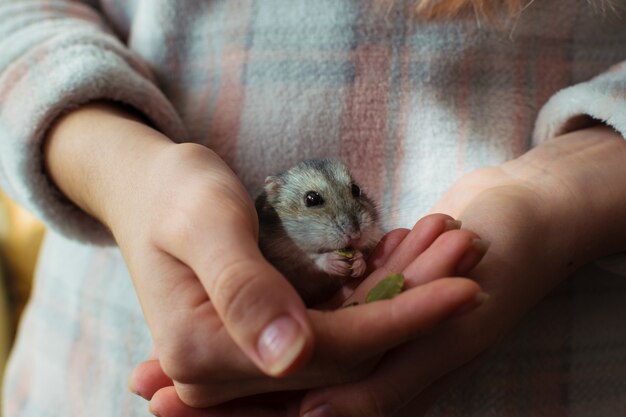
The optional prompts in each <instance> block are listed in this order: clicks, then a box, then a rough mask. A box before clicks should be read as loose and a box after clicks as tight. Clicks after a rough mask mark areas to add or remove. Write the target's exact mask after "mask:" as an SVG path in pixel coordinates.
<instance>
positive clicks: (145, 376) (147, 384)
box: [128, 359, 174, 400]
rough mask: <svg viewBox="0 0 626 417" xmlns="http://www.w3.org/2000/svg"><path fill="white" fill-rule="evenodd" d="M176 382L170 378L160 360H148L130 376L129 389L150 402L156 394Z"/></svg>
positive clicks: (138, 366)
mask: <svg viewBox="0 0 626 417" xmlns="http://www.w3.org/2000/svg"><path fill="white" fill-rule="evenodd" d="M173 385H174V382H173V381H172V379H171V378H170V377H168V376H167V375H166V374H165V372H163V369H162V368H161V364H160V363H159V361H158V360H154V359H152V360H148V361H145V362H142V363H140V364H139V365H137V367H136V368H135V369H134V370H133V372H132V373H131V375H130V378H129V382H128V388H129V389H130V390H131V391H132V392H134V393H135V394H137V395H139V396H141V397H142V398H144V399H146V400H150V399H151V398H152V396H153V395H154V393H155V392H157V391H158V390H160V389H161V388H164V387H167V386H173Z"/></svg>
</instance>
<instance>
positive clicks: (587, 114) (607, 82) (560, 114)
mask: <svg viewBox="0 0 626 417" xmlns="http://www.w3.org/2000/svg"><path fill="white" fill-rule="evenodd" d="M594 119H595V120H597V121H599V122H602V123H604V124H606V125H609V126H611V127H612V128H614V129H615V130H616V131H618V132H619V133H620V134H621V135H622V136H624V137H626V66H624V65H618V66H616V67H614V68H612V69H610V70H609V71H608V72H606V73H604V74H602V75H600V76H598V77H596V78H594V79H592V80H590V81H587V82H584V83H581V84H577V85H574V86H571V87H568V88H565V89H563V90H561V91H559V92H558V93H556V94H555V95H554V96H552V97H551V98H550V100H548V102H547V103H546V104H545V105H544V107H543V108H542V109H541V111H540V112H539V116H538V117H537V122H536V124H535V131H534V134H533V145H538V144H540V143H542V142H544V141H546V140H548V139H550V138H553V137H555V136H559V135H562V134H564V133H567V132H571V131H573V130H577V129H580V128H582V127H586V126H587V125H589V124H592V121H593V120H594Z"/></svg>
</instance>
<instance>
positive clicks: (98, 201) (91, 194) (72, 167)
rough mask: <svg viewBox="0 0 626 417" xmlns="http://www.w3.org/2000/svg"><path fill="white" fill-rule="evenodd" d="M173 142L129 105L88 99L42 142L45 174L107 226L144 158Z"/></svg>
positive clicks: (129, 191)
mask: <svg viewBox="0 0 626 417" xmlns="http://www.w3.org/2000/svg"><path fill="white" fill-rule="evenodd" d="M169 145H173V142H172V141H171V140H169V139H168V138H167V137H166V136H164V135H162V134H161V133H159V132H158V131H156V130H155V129H153V128H151V127H150V126H148V125H147V124H146V123H145V122H144V121H143V120H142V119H141V117H140V116H138V115H137V114H135V113H133V112H132V111H131V110H130V109H126V108H124V107H123V106H120V105H116V104H113V103H92V104H87V105H85V106H82V107H80V108H79V109H76V110H74V111H71V112H69V113H68V114H66V115H64V116H62V117H61V118H59V120H57V122H56V123H55V124H54V126H53V127H52V128H51V129H50V131H49V133H48V135H47V137H46V139H45V143H44V159H45V163H46V167H47V170H48V173H49V175H50V176H51V178H52V180H53V181H54V183H55V184H56V185H57V186H58V187H59V189H60V190H61V191H62V192H63V193H64V194H65V195H66V196H67V197H68V198H69V199H70V200H72V201H73V202H74V203H76V204H77V205H78V206H79V207H81V208H82V209H83V210H85V211H86V212H88V213H89V214H91V215H92V216H94V217H96V218H97V219H99V220H100V221H102V222H104V223H105V224H107V225H108V223H109V222H110V221H111V217H112V214H113V213H111V211H112V210H114V209H113V207H114V205H115V203H117V202H118V200H119V199H124V198H128V196H130V195H132V191H133V188H134V187H136V185H137V181H138V180H140V179H141V178H142V176H145V175H146V173H145V172H142V171H143V170H144V169H145V167H146V165H147V163H148V161H149V160H150V158H153V157H154V155H155V153H156V152H158V151H159V150H161V149H163V148H164V147H166V146H169Z"/></svg>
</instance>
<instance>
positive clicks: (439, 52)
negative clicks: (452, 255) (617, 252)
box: [0, 0, 626, 417]
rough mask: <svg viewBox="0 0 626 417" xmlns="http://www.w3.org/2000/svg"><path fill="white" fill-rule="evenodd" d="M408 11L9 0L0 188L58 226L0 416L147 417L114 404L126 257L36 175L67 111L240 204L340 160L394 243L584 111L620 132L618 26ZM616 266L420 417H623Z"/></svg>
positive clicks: (122, 391) (583, 18) (126, 356)
mask: <svg viewBox="0 0 626 417" xmlns="http://www.w3.org/2000/svg"><path fill="white" fill-rule="evenodd" d="M410 4H411V1H410V0H406V1H396V7H394V8H393V9H391V10H389V11H387V10H379V9H376V8H375V7H373V6H372V4H370V2H361V1H355V0H337V1H334V0H333V1H330V0H328V1H306V0H294V1H290V2H288V4H287V3H286V2H280V1H279V0H258V1H252V0H231V1H194V2H172V1H166V0H133V1H121V0H101V1H96V0H93V1H70V0H47V1H46V0H30V1H21V0H13V1H10V0H0V147H1V152H0V186H2V188H3V189H5V190H6V191H7V192H9V193H10V194H11V195H13V197H15V198H16V199H18V200H19V201H21V202H22V203H23V204H25V205H27V206H28V207H30V209H31V210H32V211H34V212H35V213H38V214H39V216H41V217H42V218H43V219H45V221H47V222H48V223H49V224H50V226H51V227H52V228H53V229H55V230H57V232H52V233H51V234H50V236H49V238H48V240H47V242H46V245H45V250H44V253H43V255H42V261H41V265H40V267H39V270H38V280H37V287H36V289H35V293H34V296H33V300H32V302H31V304H30V306H29V309H28V312H27V315H26V317H25V320H24V322H23V323H22V326H21V329H20V334H19V338H18V342H17V345H16V347H15V349H14V352H13V357H12V360H11V362H10V366H9V370H8V373H7V376H6V379H5V388H4V412H5V415H6V416H7V417H20V416H24V417H26V416H38V417H42V416H44V417H47V416H50V417H52V416H64V417H65V416H68V415H69V416H83V415H98V416H100V415H101V416H134V417H136V416H140V415H148V414H147V411H146V410H145V404H144V402H143V401H142V400H140V399H138V398H135V397H134V396H133V395H132V394H130V393H128V392H127V390H126V387H125V381H126V378H127V375H128V373H129V372H130V370H131V369H132V366H133V365H134V364H136V363H137V362H139V361H140V360H142V359H143V358H144V357H145V355H146V353H147V351H148V349H149V346H150V337H149V333H148V331H147V328H146V325H145V322H144V321H143V318H142V315H141V311H140V307H139V305H138V303H137V300H136V297H135V296H134V293H133V289H132V285H131V283H130V279H129V277H128V272H127V271H126V269H125V267H124V264H123V260H122V258H121V256H120V255H119V253H118V251H117V249H115V248H112V247H109V248H105V247H97V246H90V245H85V244H82V243H78V242H76V241H73V240H72V239H78V240H82V241H91V242H97V243H107V242H110V236H109V235H108V233H107V232H106V230H104V229H103V228H102V227H101V225H99V224H98V223H97V222H95V221H94V220H93V219H91V218H89V217H88V216H87V215H86V214H85V213H82V212H80V210H78V209H77V208H76V207H74V206H73V205H72V204H70V203H69V202H68V201H67V200H65V199H64V198H63V197H62V196H60V195H59V193H58V192H57V191H56V190H55V189H54V187H52V186H50V184H49V181H48V180H47V178H46V177H45V175H44V174H43V173H42V170H41V169H40V167H41V156H40V141H41V138H42V136H43V132H45V130H46V128H47V127H48V126H49V124H50V122H51V121H52V120H54V118H55V117H56V116H57V115H58V114H60V113H61V112H63V111H64V110H66V109H68V108H70V107H72V106H75V105H79V104H81V103H84V102H86V101H89V100H94V99H111V100H117V101H122V102H125V103H127V104H129V105H131V106H134V107H135V108H137V109H138V110H140V111H142V112H144V113H145V115H146V117H147V118H149V119H150V120H152V122H153V123H154V124H155V125H156V126H158V127H159V128H160V129H161V130H163V131H164V132H165V133H166V134H168V135H169V136H170V137H172V138H173V139H175V140H190V141H194V142H198V143H203V144H205V145H207V146H209V147H211V148H213V149H215V150H216V151H217V152H218V153H219V154H220V155H222V156H223V158H224V159H225V160H226V161H227V162H228V163H229V164H230V165H231V167H232V168H233V169H234V170H235V171H236V172H237V174H238V175H239V176H240V178H241V179H242V181H243V182H244V184H245V185H246V186H247V187H248V189H249V190H250V192H251V193H252V194H256V193H257V192H258V191H259V187H260V184H262V179H263V178H264V177H265V176H266V175H268V174H269V173H273V172H276V171H279V170H281V169H283V168H285V167H287V166H290V165H292V164H293V163H295V162H297V161H300V160H302V159H304V158H310V157H325V156H330V157H338V158H341V159H342V160H344V161H345V162H346V163H347V164H348V165H349V166H350V167H351V169H352V171H353V172H354V173H355V175H356V177H357V178H358V179H359V181H360V183H361V184H362V185H363V187H364V188H365V189H366V190H367V192H368V194H370V195H371V196H373V197H374V198H375V199H376V200H377V201H378V202H379V203H380V206H381V209H382V212H383V213H384V220H385V225H386V227H388V228H392V227H398V226H404V227H407V226H409V227H410V226H411V225H412V224H413V223H414V222H415V220H416V219H418V218H419V217H420V216H421V215H423V214H424V213H425V212H426V211H427V210H428V208H429V207H430V206H431V205H432V204H433V203H434V202H435V201H436V200H437V198H438V197H439V196H440V195H441V193H442V192H443V191H445V190H446V189H447V188H448V187H449V186H450V185H451V184H452V183H453V182H454V181H455V180H456V179H457V178H458V177H459V176H460V175H462V174H463V173H465V172H468V171H470V170H472V169H474V168H477V167H481V166H485V165H491V164H496V163H500V162H502V161H505V160H508V159H510V158H513V157H515V156H518V155H520V154H522V153H523V152H525V151H526V150H527V149H528V148H529V147H530V144H531V141H532V140H533V138H534V140H535V141H541V140H544V139H546V138H549V137H551V136H553V135H555V134H557V133H559V132H561V131H562V130H563V128H564V126H566V123H567V121H568V120H569V119H571V118H572V117H574V116H576V115H579V114H588V115H591V116H593V117H596V118H598V119H600V120H603V121H606V122H607V123H609V124H611V125H613V126H614V127H615V128H616V129H618V130H619V131H621V132H625V131H626V107H625V106H626V101H625V100H624V95H625V94H624V92H625V90H626V87H625V84H624V80H626V68H625V67H624V66H623V65H616V64H618V63H619V62H621V61H622V60H623V59H624V58H625V57H626V42H624V39H626V25H624V24H623V23H624V22H623V19H620V18H619V17H617V16H612V15H611V16H606V15H602V14H601V13H595V12H594V11H593V10H592V6H589V5H588V3H587V2H586V1H585V0H572V1H570V2H569V3H568V5H567V7H566V6H565V4H564V3H563V2H561V1H558V0H545V1H542V2H533V3H532V4H531V5H530V6H529V7H528V8H527V9H526V10H525V11H524V12H523V13H522V14H521V15H520V16H516V17H514V18H512V19H511V20H510V21H509V22H506V23H502V24H496V25H486V24H485V23H480V22H477V21H476V20H475V19H473V18H459V19H455V20H454V21H449V22H430V23H428V22H420V21H415V20H413V19H412V18H411V17H410V11H409V10H410ZM610 67H612V69H611V70H610V71H608V72H605V71H607V69H609V68H610ZM594 77H595V78H594ZM546 103H547V104H546ZM533 132H534V133H533ZM66 259H71V260H72V261H71V263H69V262H68V261H65V260H66ZM623 269H624V268H622V267H621V264H619V263H618V262H605V263H601V264H599V266H598V265H591V266H589V267H587V268H586V269H584V270H583V271H580V272H579V273H578V274H577V275H576V276H575V277H574V278H573V279H572V280H569V281H568V282H567V283H566V284H564V285H563V286H561V287H560V288H559V289H557V290H556V291H555V292H554V293H553V294H552V295H551V296H550V297H548V299H546V300H545V301H544V302H543V303H542V304H540V305H539V306H538V307H537V308H536V309H535V310H534V311H533V312H532V314H530V315H529V316H528V317H527V318H526V320H525V321H524V322H523V323H521V324H520V326H519V328H518V329H516V331H515V332H513V334H511V335H510V336H509V337H508V338H507V339H506V340H504V341H503V343H502V344H501V345H500V346H498V347H497V348H496V349H495V350H494V351H493V352H492V353H491V354H490V355H489V357H488V359H487V360H486V362H485V363H484V364H483V366H482V367H481V368H479V370H478V371H477V372H476V374H475V376H474V377H473V378H472V379H471V381H469V382H467V383H465V384H464V385H463V386H461V387H460V388H458V389H457V390H455V392H454V393H452V394H451V395H449V396H447V397H446V398H444V399H443V400H442V401H441V402H440V403H439V404H438V406H437V408H436V409H435V410H434V411H433V413H432V415H433V416H463V417H471V416H481V417H485V416H507V417H516V416H536V417H538V416H550V417H553V416H561V415H562V416H580V417H587V416H594V417H595V416H598V415H612V416H613V415H614V416H617V415H626V409H625V407H626V406H625V404H626V402H625V401H624V400H623V397H624V395H625V394H626V386H625V381H626V360H625V359H626V358H625V357H624V356H625V355H626V328H625V327H624V326H623V323H624V322H625V321H626V320H625V319H626V311H625V309H624V307H623V301H622V300H623V299H624V297H625V296H626V280H624V279H623V278H624V277H623V276H624V273H623ZM598 323H602V326H599V325H598Z"/></svg>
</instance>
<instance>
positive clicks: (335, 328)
mask: <svg viewBox="0 0 626 417" xmlns="http://www.w3.org/2000/svg"><path fill="white" fill-rule="evenodd" d="M455 227H458V224H455V222H452V221H451V218H449V217H448V216H444V215H432V216H428V217H426V218H424V219H422V220H421V221H420V222H418V224H417V225H416V226H415V228H414V229H413V230H412V231H411V232H410V233H409V232H408V231H406V230H397V231H394V232H392V233H391V234H389V235H387V237H386V238H385V239H384V240H383V241H382V242H381V244H380V245H379V246H378V248H377V250H376V251H375V252H374V254H373V255H372V257H371V266H372V267H373V268H375V271H374V272H373V273H372V274H371V275H370V276H369V277H368V279H367V280H366V281H365V282H364V283H363V284H362V285H361V286H359V288H357V290H356V291H355V293H354V294H353V295H352V296H351V297H350V298H349V300H347V301H345V303H346V304H350V303H351V302H352V301H353V300H359V301H361V303H362V301H363V299H364V298H365V293H366V292H367V291H368V290H369V288H371V287H372V286H373V285H374V284H375V282H377V281H379V280H381V279H382V278H384V277H385V276H386V275H387V274H389V273H390V272H394V271H399V272H404V273H405V275H406V277H407V290H406V291H405V292H404V293H402V294H400V295H399V296H397V297H396V298H394V299H393V300H391V301H378V302H374V303H371V304H368V305H359V306H355V307H346V308H342V309H339V310H336V311H333V312H320V311H316V310H310V311H309V315H310V320H311V323H312V325H313V331H314V334H315V340H316V348H315V352H314V354H313V357H312V358H311V361H310V362H309V363H308V364H307V365H306V366H305V367H304V368H303V369H302V370H301V371H299V372H296V373H294V374H293V375H291V376H289V377H286V378H281V379H272V378H267V377H264V376H263V375H261V374H260V373H259V372H258V371H256V370H255V369H254V367H252V366H251V364H247V363H246V361H245V357H243V355H242V354H241V353H240V352H238V351H237V349H236V348H235V346H233V343H232V341H231V340H229V338H228V337H223V336H226V335H224V334H223V333H216V334H215V335H214V337H213V343H212V349H213V353H214V354H215V362H214V363H213V365H212V367H211V368H205V369H203V371H204V373H205V377H204V379H203V380H202V381H201V382H198V383H194V384H181V383H178V382H177V383H176V384H175V385H176V390H175V389H174V387H173V386H171V385H172V381H171V380H169V378H168V377H167V376H166V375H165V374H164V373H163V372H162V371H161V369H160V367H159V361H158V360H156V359H155V360H151V361H148V362H145V363H144V364H142V365H141V366H139V367H138V368H137V370H136V371H135V372H134V374H133V377H132V380H131V386H132V387H133V389H134V390H135V391H136V392H138V393H140V394H141V395H142V396H144V397H145V398H147V399H150V398H152V402H151V405H152V407H153V410H154V411H155V412H157V413H158V414H159V415H161V416H176V415H184V414H185V413H187V412H195V411H191V409H190V408H189V407H188V406H186V405H185V404H184V403H183V402H182V401H181V400H180V399H179V397H180V398H182V400H183V401H184V402H185V403H187V404H190V405H193V406H196V407H206V406H209V405H213V404H218V403H221V402H224V401H227V400H230V399H233V398H239V397H243V396H248V395H253V394H258V393H264V392H273V391H281V390H297V389H306V388H312V387H318V386H326V385H328V384H336V383H340V382H346V381H354V380H358V379H360V378H362V377H363V375H366V374H368V373H369V372H370V371H371V370H372V369H373V368H374V366H376V364H377V363H378V361H379V360H380V358H381V357H382V356H383V354H384V352H386V351H388V350H390V349H393V348H395V347H396V346H398V345H400V344H402V343H404V342H406V341H408V340H412V339H414V338H415V337H418V336H422V335H424V334H425V333H426V332H427V331H428V330H429V329H431V328H432V327H433V326H435V325H436V324H438V323H440V322H442V321H444V320H445V319H447V318H449V317H451V316H454V315H457V314H461V313H466V312H468V311H470V310H472V309H474V308H476V307H477V306H478V305H479V304H480V303H481V302H482V300H483V298H482V297H481V294H482V293H481V292H480V289H479V287H478V286H476V285H475V284H474V283H473V282H471V281H468V280H465V279H441V280H437V281H435V282H430V281H432V280H434V279H436V278H440V277H446V276H458V275H461V276H462V275H464V274H466V273H467V272H468V271H469V270H470V269H471V268H473V267H474V266H475V265H476V263H478V262H479V260H480V259H481V257H482V256H483V255H484V252H485V249H486V248H485V246H484V245H483V244H476V242H477V239H476V235H475V234H474V233H471V232H469V231H466V230H452V231H447V232H445V233H443V232H444V231H445V230H446V229H449V228H453V229H454V228H455ZM478 242H480V241H478ZM429 282H430V283H429ZM419 284H423V285H419ZM340 297H341V296H340ZM155 393H156V395H155Z"/></svg>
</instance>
